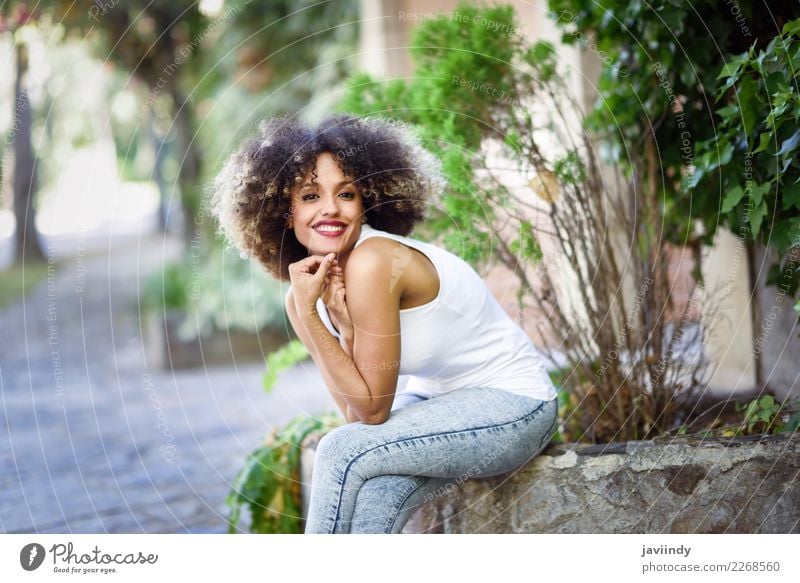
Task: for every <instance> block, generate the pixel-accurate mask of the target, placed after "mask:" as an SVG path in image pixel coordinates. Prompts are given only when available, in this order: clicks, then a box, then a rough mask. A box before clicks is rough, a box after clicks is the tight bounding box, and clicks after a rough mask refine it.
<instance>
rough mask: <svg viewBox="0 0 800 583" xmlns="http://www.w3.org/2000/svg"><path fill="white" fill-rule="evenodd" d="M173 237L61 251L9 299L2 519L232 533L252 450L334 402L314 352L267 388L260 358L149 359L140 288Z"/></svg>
mask: <svg viewBox="0 0 800 583" xmlns="http://www.w3.org/2000/svg"><path fill="white" fill-rule="evenodd" d="M171 245H172V248H173V249H174V244H171ZM169 249H170V245H167V246H165V245H164V244H163V243H162V241H161V240H160V239H156V238H152V239H148V240H146V241H142V242H141V243H140V242H139V241H137V240H136V239H135V238H134V239H131V240H129V241H125V242H121V243H117V244H115V245H114V246H111V247H109V248H108V249H106V250H105V251H104V252H101V253H96V254H94V255H91V256H83V257H78V258H77V259H74V258H73V259H72V260H66V261H59V262H58V263H57V264H55V265H54V267H55V268H54V269H53V270H52V272H51V273H49V274H48V278H47V280H46V281H44V282H42V284H40V285H39V286H38V287H37V288H36V289H35V290H34V291H33V292H32V293H31V294H30V295H29V296H28V297H27V298H26V299H25V301H24V303H20V304H17V305H11V306H5V307H4V308H2V309H0V531H2V532H6V533H30V532H41V533H105V532H109V533H140V532H142V533H182V532H225V531H226V528H227V525H226V521H225V519H226V516H227V507H226V506H225V496H226V495H227V493H228V490H229V488H230V484H231V481H232V479H233V477H234V476H235V475H236V472H237V471H238V469H239V468H240V467H241V466H242V464H243V462H244V460H245V457H246V455H247V453H248V452H249V451H251V450H252V449H254V448H255V447H256V446H258V444H259V443H260V441H261V440H262V439H263V437H264V436H265V435H266V434H267V433H268V432H269V431H270V429H271V428H273V427H276V426H281V425H283V424H285V423H286V422H287V421H289V420H290V419H292V418H293V417H295V416H297V415H300V414H309V413H319V412H321V411H324V410H332V409H333V408H334V404H333V401H332V399H331V398H330V396H329V395H328V393H327V391H326V390H325V387H324V385H323V384H322V380H321V379H320V377H319V373H318V372H317V371H316V369H315V368H314V367H313V365H311V364H304V365H300V366H298V367H296V368H295V369H292V370H290V371H288V372H287V373H285V374H284V375H282V376H281V377H280V381H279V383H278V386H277V387H276V389H275V390H274V391H273V392H272V393H271V394H269V395H267V394H265V393H264V391H263V389H262V388H261V387H262V385H261V377H262V374H263V372H264V370H265V369H264V365H263V364H248V365H244V366H237V367H216V368H208V369H207V370H206V369H202V368H201V369H193V370H189V371H174V372H173V371H171V370H166V371H165V370H154V369H153V367H152V366H150V365H148V362H147V351H146V350H145V346H144V344H143V341H142V334H141V326H140V314H139V310H138V302H137V297H138V294H139V293H140V286H141V284H142V283H143V281H144V279H145V277H146V276H147V275H149V274H150V273H152V272H154V271H155V270H157V269H158V268H159V266H160V264H161V263H162V261H163V259H164V257H165V256H168V255H170V253H168V252H167V251H169ZM172 255H173V256H174V252H173V253H172ZM243 526H246V525H243Z"/></svg>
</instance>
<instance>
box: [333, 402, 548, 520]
mask: <svg viewBox="0 0 800 583" xmlns="http://www.w3.org/2000/svg"><path fill="white" fill-rule="evenodd" d="M547 403H549V401H542V402H541V403H540V404H539V405H538V406H537V407H536V408H535V409H534V410H533V411H530V412H528V413H525V415H523V416H522V417H519V418H517V419H514V420H513V421H507V422H505V423H499V424H497V425H484V426H482V427H473V428H471V429H460V430H458V431H444V432H441V433H429V434H427V435H419V436H417V437H409V438H405V439H399V440H397V441H390V442H388V443H382V444H380V445H376V446H375V447H372V448H370V449H368V450H366V451H362V452H361V453H360V454H358V455H356V456H355V457H353V459H351V460H350V461H349V462H347V466H346V467H345V469H344V473H343V474H342V483H341V484H340V485H339V495H338V496H337V500H336V515H335V516H334V517H333V525H334V530H335V528H336V521H338V520H339V509H340V508H341V506H342V491H343V490H344V484H345V482H346V481H347V474H348V473H349V472H350V467H351V466H352V465H353V463H354V462H355V461H356V460H357V459H358V458H360V457H362V456H364V455H366V454H368V453H370V452H372V451H374V450H376V449H378V448H381V447H385V446H387V445H394V444H397V443H404V442H407V441H418V440H420V439H426V438H428V437H434V436H438V435H458V434H459V433H469V432H471V431H481V430H484V429H494V428H496V427H503V426H505V425H513V424H514V423H518V422H520V421H522V420H524V419H525V418H527V417H531V416H532V415H535V414H536V413H538V412H539V411H541V410H542V409H543V408H544V406H545V405H547Z"/></svg>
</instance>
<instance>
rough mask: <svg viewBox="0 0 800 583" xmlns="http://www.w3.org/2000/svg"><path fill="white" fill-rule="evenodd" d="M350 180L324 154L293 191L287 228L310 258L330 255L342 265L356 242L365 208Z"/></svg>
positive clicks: (357, 190)
mask: <svg viewBox="0 0 800 583" xmlns="http://www.w3.org/2000/svg"><path fill="white" fill-rule="evenodd" d="M314 174H316V177H315V176H314ZM352 180H353V178H352V177H347V176H345V175H344V174H343V173H342V169H341V168H339V165H338V164H337V163H336V159H335V158H334V157H333V154H331V153H329V152H323V153H322V154H320V155H319V156H318V157H317V162H316V168H315V171H314V172H309V173H308V174H307V175H306V176H305V178H304V179H303V181H302V183H301V184H300V185H299V187H297V188H295V189H294V191H293V193H292V217H291V218H290V219H289V223H288V225H289V227H290V228H292V229H294V234H295V237H297V240H298V241H299V242H300V244H301V245H303V246H304V247H306V248H307V249H308V250H309V253H310V254H311V255H326V254H328V253H331V252H333V253H336V254H337V257H339V259H340V261H341V259H342V256H343V255H347V254H348V253H349V252H350V251H351V250H352V249H353V246H354V245H355V243H356V241H357V240H358V237H359V235H360V234H361V225H362V220H363V216H364V205H363V202H362V200H361V191H360V190H359V188H358V187H357V186H355V185H354V184H352V183H351V181H352Z"/></svg>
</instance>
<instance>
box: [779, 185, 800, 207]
mask: <svg viewBox="0 0 800 583" xmlns="http://www.w3.org/2000/svg"><path fill="white" fill-rule="evenodd" d="M791 207H795V208H798V209H800V182H795V183H793V184H790V185H789V186H786V187H784V188H783V189H781V208H782V209H783V210H785V211H786V210H789V209H790V208H791Z"/></svg>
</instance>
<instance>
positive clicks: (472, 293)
mask: <svg viewBox="0 0 800 583" xmlns="http://www.w3.org/2000/svg"><path fill="white" fill-rule="evenodd" d="M370 237H386V238H389V239H393V240H395V241H397V242H399V243H402V244H403V245H407V246H409V247H412V248H414V249H417V250H418V251H420V252H421V253H423V254H424V255H425V256H427V257H428V259H430V261H431V263H433V266H434V267H435V268H436V271H437V273H438V274H439V294H438V295H437V296H436V298H434V299H433V300H432V301H430V302H428V303H427V304H423V305H421V306H416V307H413V308H406V309H401V310H400V367H399V374H401V375H410V376H409V380H408V384H407V385H406V387H405V391H411V390H413V391H414V392H417V393H421V394H424V395H427V396H435V395H437V394H444V393H449V392H450V391H455V390H458V389H462V388H466V387H494V388H497V389H503V390H506V391H509V392H512V393H517V394H521V395H528V396H531V397H534V398H536V399H542V400H545V401H549V400H551V399H554V398H555V397H556V389H555V387H554V386H553V383H552V381H551V380H550V376H549V375H548V374H547V371H545V369H544V366H543V363H542V359H541V356H540V355H539V353H538V352H537V350H536V348H535V346H534V345H533V342H531V340H530V338H529V337H528V335H527V334H525V332H524V331H523V330H522V328H520V327H519V326H518V325H517V324H516V323H515V322H514V321H513V320H512V319H511V318H510V317H509V315H508V314H506V312H505V311H503V308H502V307H500V304H499V303H498V302H497V300H496V299H495V298H494V296H493V295H492V293H491V291H490V290H489V288H488V287H487V286H486V284H485V283H484V282H483V280H482V279H481V277H480V276H479V275H478V274H477V273H476V272H475V270H474V269H473V268H472V267H471V266H470V265H469V264H468V263H466V262H465V261H464V260H462V259H461V258H460V257H458V256H456V255H454V254H452V253H450V252H449V251H446V250H444V249H441V248H439V247H437V246H435V245H431V244H430V243H425V242H423V241H418V240H416V239H411V238H409V237H403V236H402V235H395V234H394V233H388V232H386V231H382V230H379V229H375V228H373V227H371V226H369V225H368V224H366V223H365V224H364V225H362V226H361V234H360V235H359V238H358V241H356V244H355V246H356V247H357V246H358V245H360V244H361V243H362V242H363V241H365V240H366V239H368V238H370ZM317 311H318V312H319V315H320V319H321V320H322V322H323V323H324V324H325V327H326V328H328V330H329V331H330V332H331V333H332V334H333V335H334V336H335V337H337V338H338V337H339V334H338V333H337V332H336V329H335V328H334V327H333V324H332V323H331V320H330V317H329V316H328V310H327V308H326V307H325V304H324V303H323V302H322V299H321V298H320V299H318V300H317Z"/></svg>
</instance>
